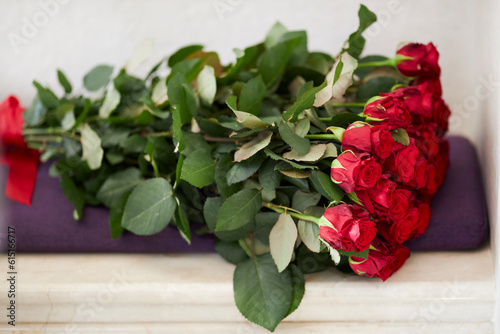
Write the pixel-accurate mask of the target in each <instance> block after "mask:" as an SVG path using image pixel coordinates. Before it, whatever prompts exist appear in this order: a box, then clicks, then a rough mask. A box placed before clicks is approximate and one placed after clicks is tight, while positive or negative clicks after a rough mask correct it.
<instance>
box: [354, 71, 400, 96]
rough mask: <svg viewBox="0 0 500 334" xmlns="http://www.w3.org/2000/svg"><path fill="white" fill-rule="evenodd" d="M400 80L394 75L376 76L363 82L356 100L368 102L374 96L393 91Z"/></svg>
mask: <svg viewBox="0 0 500 334" xmlns="http://www.w3.org/2000/svg"><path fill="white" fill-rule="evenodd" d="M398 83H399V81H398V80H397V79H395V78H392V77H376V78H373V79H371V80H368V81H365V82H363V84H361V86H359V87H358V91H357V92H356V101H359V102H366V101H368V100H369V99H371V98H372V97H374V96H379V95H380V94H382V93H387V92H390V91H391V88H392V87H393V86H394V85H396V84H398Z"/></svg>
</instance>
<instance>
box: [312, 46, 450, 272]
mask: <svg viewBox="0 0 500 334" xmlns="http://www.w3.org/2000/svg"><path fill="white" fill-rule="evenodd" d="M438 56H439V55H438V52H437V50H436V48H435V47H434V45H433V44H432V43H429V44H427V45H423V44H407V45H405V46H403V47H402V48H401V49H399V50H398V51H397V56H396V58H395V59H396V61H398V64H397V69H398V70H399V72H400V73H401V74H402V75H404V76H406V77H408V78H409V79H410V82H409V85H408V86H403V87H398V86H396V87H394V89H393V90H392V91H391V92H388V93H383V94H380V96H376V97H373V98H371V99H370V100H369V101H368V102H367V103H366V105H365V107H364V111H363V115H364V116H367V121H365V122H362V121H356V122H353V123H351V124H350V125H349V126H348V127H347V128H345V129H344V128H340V127H333V128H329V130H331V131H332V132H333V133H334V136H335V137H336V138H337V139H338V140H339V141H340V142H341V143H342V153H341V154H340V155H339V156H338V157H337V159H336V160H334V161H333V164H332V168H331V177H332V180H333V182H335V183H336V184H337V185H339V187H341V188H342V189H343V190H344V191H345V192H346V193H347V195H348V197H349V198H350V199H351V200H352V202H353V204H341V205H337V206H333V207H330V208H328V209H327V210H326V211H325V214H324V216H323V217H322V220H321V228H320V236H321V239H322V241H323V242H324V243H325V245H327V246H328V247H331V248H332V249H333V250H344V251H350V252H363V251H368V258H367V259H362V258H359V257H355V256H351V257H350V259H349V264H350V266H351V268H352V269H353V270H354V271H355V272H356V273H358V274H359V275H366V276H377V277H380V278H381V279H382V280H386V279H387V278H388V277H389V276H390V275H391V274H392V272H394V271H396V270H398V269H399V268H400V267H401V266H402V265H403V263H404V262H405V260H406V259H407V258H408V257H409V256H410V252H409V250H408V249H407V248H406V247H405V246H403V245H402V244H403V243H404V242H405V241H407V240H409V239H412V238H415V237H417V236H419V235H421V234H423V233H424V232H425V230H426V228H427V225H428V224H429V219H430V217H431V210H430V207H429V204H430V202H431V200H432V198H433V196H434V194H435V193H436V190H437V187H438V186H439V185H441V183H442V182H443V180H444V177H445V174H446V170H447V168H448V164H449V161H448V142H447V141H446V139H444V137H443V136H444V133H445V132H446V131H447V130H448V117H449V115H450V110H449V108H448V106H447V105H446V104H445V103H444V101H443V99H442V97H441V82H440V79H439V76H440V68H439V65H438ZM399 61H400V62H399ZM387 64H388V61H387V60H384V61H380V62H373V63H369V62H365V63H361V64H360V66H359V67H361V66H380V65H387Z"/></svg>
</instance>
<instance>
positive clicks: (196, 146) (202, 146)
mask: <svg viewBox="0 0 500 334" xmlns="http://www.w3.org/2000/svg"><path fill="white" fill-rule="evenodd" d="M182 140H183V142H184V148H182V149H181V145H179V151H180V152H181V153H182V154H184V155H185V156H188V155H190V154H191V153H193V152H194V151H198V150H205V151H208V152H210V151H211V149H212V148H211V147H210V144H208V143H207V141H206V140H205V139H204V138H203V136H202V135H201V134H199V133H191V132H184V131H183V132H182Z"/></svg>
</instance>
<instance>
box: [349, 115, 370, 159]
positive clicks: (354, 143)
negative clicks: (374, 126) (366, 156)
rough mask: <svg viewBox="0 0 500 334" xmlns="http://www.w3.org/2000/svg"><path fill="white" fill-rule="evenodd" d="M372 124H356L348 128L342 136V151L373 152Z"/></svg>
mask: <svg viewBox="0 0 500 334" xmlns="http://www.w3.org/2000/svg"><path fill="white" fill-rule="evenodd" d="M370 134H371V128H370V124H368V123H364V122H354V123H352V124H351V125H349V126H348V127H347V129H346V130H345V131H344V134H343V135H342V149H343V150H344V151H348V150H351V151H353V152H371V150H372V146H371V140H370Z"/></svg>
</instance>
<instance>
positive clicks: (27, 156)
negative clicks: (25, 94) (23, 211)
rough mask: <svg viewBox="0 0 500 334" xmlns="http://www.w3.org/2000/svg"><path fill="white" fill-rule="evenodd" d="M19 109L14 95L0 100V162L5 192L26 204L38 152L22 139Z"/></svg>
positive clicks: (33, 179)
mask: <svg viewBox="0 0 500 334" xmlns="http://www.w3.org/2000/svg"><path fill="white" fill-rule="evenodd" d="M23 112H24V108H23V107H21V106H20V105H19V100H18V99H17V98H16V97H14V96H9V97H8V98H7V99H5V100H4V101H3V102H2V104H0V163H2V164H4V165H6V166H8V167H9V175H8V177H7V185H6V187H5V195H6V196H7V197H9V198H11V199H13V200H14V201H16V202H19V203H23V204H26V205H30V204H31V195H32V194H33V189H34V188H35V182H36V171H37V167H38V160H39V154H38V151H36V150H33V149H30V148H28V146H27V145H26V142H25V141H24V137H23V124H24V119H23Z"/></svg>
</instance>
